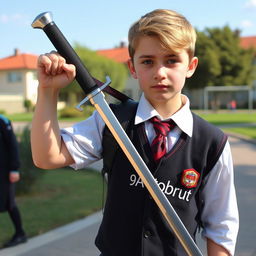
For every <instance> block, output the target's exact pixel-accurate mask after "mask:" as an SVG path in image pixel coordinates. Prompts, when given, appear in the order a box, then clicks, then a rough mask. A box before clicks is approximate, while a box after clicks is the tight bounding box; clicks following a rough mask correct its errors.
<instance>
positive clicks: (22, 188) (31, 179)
mask: <svg viewBox="0 0 256 256" xmlns="http://www.w3.org/2000/svg"><path fill="white" fill-rule="evenodd" d="M19 152H20V161H21V168H20V169H19V171H20V175H21V179H20V181H19V182H17V184H16V190H17V194H28V193H30V192H31V191H32V188H33V185H34V184H35V182H36V181H37V180H38V179H39V178H40V177H41V175H42V174H43V173H44V171H42V170H40V169H38V168H37V167H36V166H35V165H34V163H33V160H32V153H31V143H30V129H29V127H28V126H27V127H25V128H24V129H23V131H22V134H21V135H20V137H19Z"/></svg>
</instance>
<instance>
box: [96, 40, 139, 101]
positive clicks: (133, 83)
mask: <svg viewBox="0 0 256 256" xmlns="http://www.w3.org/2000/svg"><path fill="white" fill-rule="evenodd" d="M97 53H98V54H100V55H102V56H104V57H107V58H109V59H112V60H114V61H116V62H119V63H123V64H124V65H127V61H128V60H129V58H130V57H129V53H128V47H126V46H125V45H124V44H122V43H121V45H120V47H117V48H113V49H106V50H98V51H97ZM127 68H128V67H127ZM123 92H124V93H125V94H126V95H128V96H129V97H131V98H133V99H134V100H139V98H140V95H141V91H140V89H139V85H138V82H137V80H136V79H134V78H133V77H132V76H131V75H130V73H129V77H128V79H127V82H126V85H125V89H124V91H123Z"/></svg>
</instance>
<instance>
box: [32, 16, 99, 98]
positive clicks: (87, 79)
mask: <svg viewBox="0 0 256 256" xmlns="http://www.w3.org/2000/svg"><path fill="white" fill-rule="evenodd" d="M32 27H33V28H39V29H42V30H43V31H44V32H45V33H46V35H47V36H48V38H49V39H50V41H51V42H52V44H53V45H54V46H55V48H56V50H57V51H58V52H59V54H60V55H61V56H63V57H64V58H65V59H66V62H67V63H68V64H73V65H75V67H76V80H77V82H78V83H79V84H80V86H81V88H82V89H83V91H84V92H85V94H89V93H91V92H92V91H94V90H95V89H96V88H98V86H97V83H96V82H95V80H94V79H93V78H92V76H91V75H90V73H89V72H88V70H87V69H86V67H85V66H84V64H83V62H82V61H81V59H80V58H79V57H78V55H77V54H76V52H75V51H74V49H73V48H72V46H71V45H70V44H69V42H68V41H67V39H66V38H65V37H64V35H63V34H62V32H61V31H60V30H59V28H58V27H57V25H56V24H55V23H54V21H53V19H52V15H51V13H50V12H44V13H41V14H39V15H38V16H37V17H36V18H35V19H34V21H33V22H32Z"/></svg>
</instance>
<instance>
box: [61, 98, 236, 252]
mask: <svg viewBox="0 0 256 256" xmlns="http://www.w3.org/2000/svg"><path fill="white" fill-rule="evenodd" d="M182 101H183V104H184V105H183V107H182V108H181V109H180V110H179V111H177V112H176V113H175V114H174V115H172V116H171V117H170V118H171V119H173V120H174V121H175V123H176V124H177V126H176V127H175V128H174V129H173V130H171V131H170V132H169V134H168V137H167V141H166V145H167V151H169V150H171V149H172V147H173V146H174V145H175V143H176V142H177V141H178V139H179V137H180V135H181V133H182V132H184V133H186V134H187V135H188V136H190V137H191V136H192V135H193V117H192V113H191V111H190V103H189V99H188V98H187V97H186V96H185V95H182ZM153 116H158V117H159V118H160V119H162V117H161V116H160V115H159V114H158V112H157V111H156V110H155V109H154V108H153V107H152V105H151V104H150V103H149V102H148V101H147V100H146V99H145V97H144V95H142V97H141V99H140V101H139V105H138V109H137V112H136V116H135V125H136V124H139V123H142V122H145V129H146V134H147V137H148V140H149V142H150V143H151V142H152V140H153V138H154V137H155V131H154V128H153V125H152V123H151V122H149V121H148V120H149V119H150V118H151V117H153ZM170 118H168V119H170ZM162 120H163V119H162ZM165 120H167V119H165ZM104 127H105V123H104V121H103V120H102V118H101V117H100V115H99V113H98V112H97V111H95V112H94V113H93V115H92V116H91V117H89V118H88V119H87V120H85V121H82V122H79V123H77V124H75V125H74V126H72V127H69V128H64V129H62V130H61V135H62V138H63V140H64V142H65V144H66V146H67V148H68V150H69V152H70V154H71V155H72V157H73V159H74V162H75V163H74V164H73V165H71V167H73V168H74V169H82V168H85V167H86V166H88V165H90V164H91V163H93V162H95V161H97V160H99V159H101V158H102V155H101V154H102V133H103V129H104ZM203 198H204V201H205V205H204V208H203V210H202V221H203V224H204V229H203V232H202V235H203V237H207V238H210V239H211V240H213V241H214V242H215V243H217V244H220V245H222V246H223V247H225V248H226V249H227V250H228V251H229V252H230V254H231V255H234V251H235V244H236V238H237V233H238V227H239V217H238V208H237V200H236V193H235V187H234V174H233V162H232V156H231V150H230V145H229V142H227V143H226V145H225V147H224V150H223V152H222V154H221V156H220V158H219V160H218V161H217V163H216V164H215V166H214V167H213V170H212V171H211V172H210V175H209V178H208V181H207V184H206V186H205V188H204V190H203Z"/></svg>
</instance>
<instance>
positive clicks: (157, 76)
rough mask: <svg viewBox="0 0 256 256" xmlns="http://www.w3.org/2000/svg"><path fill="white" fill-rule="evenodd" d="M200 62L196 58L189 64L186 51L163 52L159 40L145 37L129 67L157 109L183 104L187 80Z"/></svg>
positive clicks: (140, 42)
mask: <svg viewBox="0 0 256 256" xmlns="http://www.w3.org/2000/svg"><path fill="white" fill-rule="evenodd" d="M197 62H198V60H197V58H196V57H194V58H193V59H192V60H189V56H188V53H187V52H186V51H185V50H182V51H181V52H180V53H178V54H177V53H173V52H171V51H168V50H166V49H164V48H163V47H162V46H161V45H160V43H159V40H158V38H156V37H152V36H144V37H142V38H140V40H139V42H138V45H137V47H136V50H135V54H134V58H133V61H131V60H130V61H129V63H128V66H129V69H130V72H131V74H132V76H133V77H134V78H135V79H138V82H139V84H140V87H141V90H142V91H143V92H144V94H145V97H146V98H147V100H148V101H149V102H150V103H151V104H152V105H153V106H154V107H156V106H159V105H161V104H164V105H165V106H166V104H167V105H169V106H170V107H171V106H172V107H175V104H180V94H181V90H182V88H183V86H184V84H185V80H186V78H188V77H191V76H192V75H193V73H194V71H195V69H196V66H197ZM177 107H180V106H177Z"/></svg>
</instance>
